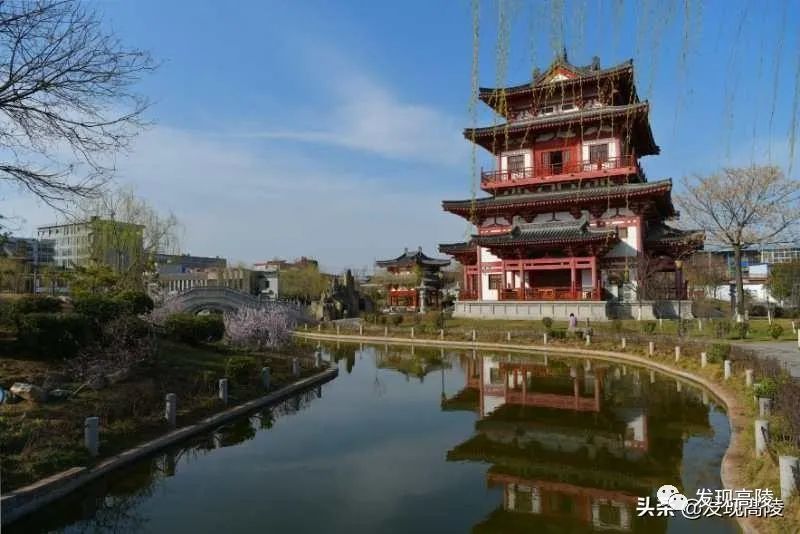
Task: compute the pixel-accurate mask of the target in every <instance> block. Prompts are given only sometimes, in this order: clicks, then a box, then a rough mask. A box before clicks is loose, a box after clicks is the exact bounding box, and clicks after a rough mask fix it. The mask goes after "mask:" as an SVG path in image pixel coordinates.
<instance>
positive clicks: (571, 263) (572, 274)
mask: <svg viewBox="0 0 800 534" xmlns="http://www.w3.org/2000/svg"><path fill="white" fill-rule="evenodd" d="M569 280H570V283H569V291H570V293H571V294H573V295H574V294H575V258H574V257H572V258H570V259H569Z"/></svg>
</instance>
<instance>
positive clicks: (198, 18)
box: [0, 0, 800, 271]
mask: <svg viewBox="0 0 800 534" xmlns="http://www.w3.org/2000/svg"><path fill="white" fill-rule="evenodd" d="M673 4H674V5H673ZM94 5H95V6H96V8H97V9H98V10H99V11H100V12H101V13H102V14H103V17H104V19H105V21H106V23H107V24H109V25H110V26H111V27H113V29H114V31H115V32H116V33H117V34H118V35H119V37H120V38H121V39H122V40H123V41H124V42H125V43H126V44H127V45H129V46H135V47H139V48H144V49H147V50H149V51H151V53H152V54H153V55H154V56H155V58H156V59H157V60H159V61H160V62H161V63H162V65H161V67H160V68H159V69H158V71H157V72H155V73H154V74H152V75H150V76H149V77H148V78H146V79H145V80H143V81H142V83H141V84H140V86H139V89H140V91H141V92H142V93H144V94H146V95H148V96H149V97H150V98H152V99H153V101H154V105H153V107H152V109H150V110H149V112H148V118H150V119H152V120H153V121H154V125H153V126H152V127H150V128H149V129H148V130H147V131H145V132H144V133H143V134H142V135H141V136H140V138H139V139H138V141H137V142H136V143H135V145H134V147H133V149H132V150H131V152H130V153H129V154H125V155H121V156H120V157H119V158H118V160H117V167H118V169H119V172H118V176H117V181H119V182H121V183H124V184H131V185H133V186H134V187H135V188H136V190H137V191H138V193H139V194H140V195H141V196H144V197H146V198H147V199H148V200H149V201H150V202H152V203H153V204H154V205H155V206H157V207H158V208H159V209H161V210H164V211H166V210H171V211H173V212H174V213H175V214H176V215H177V216H178V218H179V219H180V220H181V221H182V223H183V226H184V236H183V239H182V244H183V247H182V248H183V249H184V251H186V252H190V253H193V254H202V255H220V256H225V257H229V258H231V259H232V260H241V261H245V262H252V261H257V260H260V259H265V258H272V257H276V256H280V257H285V258H294V257H298V256H301V255H307V256H313V257H317V258H319V259H320V261H321V262H322V264H323V265H324V266H325V267H327V268H328V269H330V270H332V271H338V270H340V269H342V268H344V267H357V268H358V267H364V266H367V267H369V266H371V265H372V263H373V262H374V260H375V259H378V258H385V257H393V256H396V255H398V254H399V253H401V252H402V250H403V247H406V246H407V247H416V246H418V245H422V246H423V247H424V249H425V250H426V252H428V253H429V254H433V253H435V252H436V245H437V244H438V243H440V242H453V241H458V240H461V239H463V238H464V237H465V235H466V234H467V232H468V228H467V226H466V224H465V223H464V221H463V220H461V219H460V218H458V217H456V216H453V215H449V214H446V213H444V212H442V210H441V207H440V201H441V200H442V199H445V198H448V199H453V198H469V197H470V195H471V190H472V187H473V185H472V171H473V167H472V164H471V149H470V146H469V143H468V142H467V141H465V140H463V138H462V137H461V133H460V132H461V129H462V128H463V127H465V126H470V125H471V123H472V117H471V115H470V111H469V104H470V87H471V69H472V49H473V27H472V21H473V15H474V14H473V11H472V8H471V4H470V2H469V1H466V0H464V1H461V0H448V1H445V0H441V1H432V0H428V1H404V2H374V1H366V0H363V1H351V2H348V1H343V0H340V1H337V2H325V1H316V0H304V1H302V2H300V1H288V0H286V1H257V0H253V1H250V0H247V1H246V0H236V1H234V2H224V3H223V2H211V1H205V0H203V1H200V0H196V1H191V2H189V1H170V2H159V1H155V0H138V1H136V2H122V1H102V2H100V1H98V2H95V3H94ZM562 5H563V7H560V6H562ZM686 6H688V8H686V9H685V8H684V5H683V3H681V5H678V3H673V2H656V1H653V0H649V1H648V2H635V3H634V2H624V3H621V2H617V1H616V0H615V1H597V0H583V1H576V2H570V1H566V2H560V1H553V2H549V1H548V2H536V3H529V2H523V1H521V0H519V1H512V0H509V1H505V2H500V3H498V2H497V1H485V2H480V11H479V14H478V15H479V16H478V19H479V41H478V42H479V51H480V54H479V63H478V66H479V81H480V85H483V86H494V85H495V84H496V82H497V81H498V80H499V81H502V82H505V83H509V84H518V83H524V82H526V81H528V80H529V79H530V73H531V70H532V68H533V66H539V67H542V68H544V67H546V66H547V65H548V64H549V63H550V61H551V60H552V58H553V51H554V50H558V49H560V48H561V47H562V46H563V45H566V47H567V50H568V54H569V58H570V60H571V61H573V62H574V63H576V64H586V63H589V62H590V61H591V58H592V56H594V55H597V56H600V58H601V61H602V63H603V65H608V64H615V63H618V62H621V61H624V60H626V59H627V58H630V57H633V58H634V61H635V64H636V68H637V83H638V88H639V95H640V97H642V98H647V99H649V100H650V101H651V104H652V112H651V123H652V125H653V130H654V135H655V137H656V141H657V143H658V144H659V145H660V146H661V149H662V154H661V155H660V156H653V157H649V158H645V159H644V160H643V163H644V166H645V168H646V171H647V174H648V177H649V178H650V179H657V178H663V177H672V178H674V179H678V178H680V177H681V176H684V175H687V174H691V173H705V172H710V171H713V170H714V169H716V168H719V167H721V166H723V165H739V164H748V163H751V162H756V163H766V162H773V163H776V164H779V165H782V166H783V167H784V168H785V169H787V171H788V170H789V165H790V161H789V159H790V158H789V154H790V142H789V140H790V130H791V117H792V115H793V114H795V115H796V114H797V108H796V104H795V102H794V97H795V89H796V88H797V87H798V84H797V79H796V77H797V75H798V63H797V61H798V59H797V58H798V57H800V42H798V39H800V38H799V37H798V35H800V31H798V30H800V3H797V2H778V1H770V2H763V3H762V2H756V1H754V0H753V1H743V0H742V1H739V0H736V1H730V2H721V1H710V2H688V3H687V4H686ZM501 15H502V17H503V18H504V19H505V20H507V21H510V22H509V23H508V25H507V29H506V30H503V25H502V24H499V22H498V18H499V17H500V16H501ZM686 28H688V30H686ZM506 35H507V36H508V37H507V38H505V37H503V36H506ZM498 48H499V49H507V50H508V54H507V55H506V54H500V55H499V58H498V53H497V50H498ZM503 58H505V59H503ZM776 71H777V76H776ZM773 109H774V113H773ZM771 116H772V119H771V120H770V117H771ZM796 118H797V120H798V121H800V117H796ZM477 120H478V123H479V124H491V122H492V120H493V118H492V115H491V114H490V113H489V112H488V111H487V110H486V109H485V107H484V108H481V109H480V110H479V113H478V116H477ZM799 144H800V143H799ZM797 152H800V147H798V151H797ZM478 156H479V161H478V165H481V164H483V165H490V162H489V161H488V160H487V159H486V158H485V155H484V154H482V153H478ZM799 171H800V165H798V156H797V154H796V153H795V155H794V162H793V165H792V175H795V176H796V175H797V174H798V172H799ZM0 203H2V209H3V211H4V212H5V213H8V214H10V215H12V216H16V217H17V219H16V220H17V221H18V223H17V231H18V233H23V234H24V233H28V234H30V233H32V229H33V228H34V227H35V226H37V225H39V224H44V223H49V222H52V221H54V220H56V219H57V214H56V213H55V212H53V211H52V210H50V209H48V208H46V207H44V206H41V205H39V204H37V203H36V202H35V201H34V200H32V199H31V198H29V197H25V196H22V195H20V194H19V193H18V192H17V191H14V190H4V191H3V197H2V199H1V200H0Z"/></svg>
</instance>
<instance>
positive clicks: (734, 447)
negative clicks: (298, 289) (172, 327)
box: [295, 324, 800, 533]
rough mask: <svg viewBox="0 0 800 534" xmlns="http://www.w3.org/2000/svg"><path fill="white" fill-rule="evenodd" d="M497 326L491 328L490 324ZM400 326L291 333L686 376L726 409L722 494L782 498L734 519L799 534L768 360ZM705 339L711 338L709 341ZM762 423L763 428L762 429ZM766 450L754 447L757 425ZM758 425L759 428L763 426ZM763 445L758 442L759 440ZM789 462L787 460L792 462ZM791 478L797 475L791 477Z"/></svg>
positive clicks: (799, 403) (793, 427) (722, 350)
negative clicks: (772, 512) (777, 509)
mask: <svg viewBox="0 0 800 534" xmlns="http://www.w3.org/2000/svg"><path fill="white" fill-rule="evenodd" d="M495 326H496V325H495ZM421 330H422V331H420V329H419V328H415V327H413V326H411V327H409V328H403V329H398V328H395V327H392V326H388V325H383V326H381V325H363V324H361V325H355V326H350V327H348V328H347V329H345V328H344V327H343V326H341V325H338V326H337V325H322V324H320V325H318V326H317V327H312V328H308V327H304V328H303V329H302V330H298V331H296V332H295V336H296V337H298V338H304V339H316V340H324V339H328V340H337V341H353V342H373V343H396V344H420V345H431V346H451V347H463V348H474V349H476V350H481V349H487V350H492V349H499V350H506V351H518V352H526V351H537V352H540V351H547V352H551V353H562V354H564V355H565V356H580V355H586V356H589V357H592V358H599V359H605V360H609V361H617V362H619V361H624V362H630V363H632V364H639V365H642V366H645V367H651V368H655V369H657V370H659V371H662V372H664V373H667V374H671V375H673V376H677V377H680V378H684V379H687V380H689V381H692V382H694V383H696V384H698V385H700V386H702V387H705V388H706V389H708V390H710V391H711V392H712V393H713V394H714V395H715V396H717V397H718V398H719V399H720V400H721V401H722V402H723V404H724V405H725V406H726V408H727V412H728V417H729V421H730V425H731V442H730V444H729V447H728V450H727V453H726V455H725V458H724V459H723V465H722V481H723V485H724V486H725V488H727V489H733V490H736V489H742V488H746V489H751V490H754V489H770V490H771V491H772V492H773V494H774V495H775V497H776V498H783V499H784V501H785V509H784V516H783V517H779V518H769V519H765V518H754V517H749V518H737V520H738V521H739V523H740V526H741V527H742V528H743V530H744V531H745V532H765V533H784V532H800V496H798V489H800V488H798V481H797V477H796V475H797V473H798V470H800V465H798V464H797V459H798V457H800V441H799V438H800V383H798V381H797V380H795V379H794V378H792V377H791V376H790V375H789V374H788V372H787V371H786V370H785V369H784V368H783V366H782V365H781V364H780V363H779V362H777V361H775V360H774V359H771V358H762V357H758V356H756V355H755V354H754V353H753V352H752V351H749V350H744V349H742V348H741V347H739V346H732V345H730V344H729V343H727V342H715V343H709V342H706V343H697V342H696V341H694V342H687V340H683V344H681V340H677V341H676V340H673V339H665V338H663V337H656V336H652V337H650V338H648V336H646V335H644V336H643V335H636V336H632V337H631V336H628V337H626V336H625V335H624V334H623V335H618V336H613V337H612V336H600V340H599V341H597V340H595V338H594V336H593V333H592V332H591V331H590V330H586V329H578V330H576V331H571V332H567V331H561V332H560V333H557V334H554V331H550V332H549V334H550V335H547V334H548V332H547V331H545V332H544V333H542V334H537V335H535V336H534V335H530V334H529V333H528V332H526V333H525V335H520V334H519V333H512V332H511V331H510V330H507V331H502V329H500V328H494V329H492V330H490V331H488V332H486V331H482V332H480V334H479V333H478V330H477V329H472V330H470V329H463V328H461V329H456V330H455V331H450V332H448V331H447V330H445V329H442V328H438V329H436V328H424V329H421ZM709 341H710V340H709ZM764 423H766V424H765V425H764ZM757 425H761V427H763V426H766V427H767V428H768V431H767V432H763V433H762V432H761V431H759V435H760V437H759V439H761V437H763V438H764V443H765V444H766V445H765V446H762V447H760V448H759V449H760V450H759V451H757V450H756V444H757V439H756V436H757V433H756V426H757ZM761 427H760V428H761ZM759 443H761V442H759ZM790 459H791V460H790ZM781 462H783V463H784V464H787V465H788V463H789V462H792V465H794V466H795V467H796V469H795V470H794V472H792V471H791V470H788V469H784V473H785V474H786V473H788V474H789V476H788V477H787V476H784V478H783V479H782V478H781V476H780V465H779V464H780V463H781ZM792 473H793V474H794V475H795V477H792V476H791V475H792Z"/></svg>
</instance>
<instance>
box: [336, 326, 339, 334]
mask: <svg viewBox="0 0 800 534" xmlns="http://www.w3.org/2000/svg"><path fill="white" fill-rule="evenodd" d="M336 335H337V336H338V335H339V325H338V324H337V325H336Z"/></svg>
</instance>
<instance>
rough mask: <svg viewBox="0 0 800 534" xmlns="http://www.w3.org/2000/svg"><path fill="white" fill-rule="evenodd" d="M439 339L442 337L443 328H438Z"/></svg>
mask: <svg viewBox="0 0 800 534" xmlns="http://www.w3.org/2000/svg"><path fill="white" fill-rule="evenodd" d="M439 339H444V328H440V329H439Z"/></svg>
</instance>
